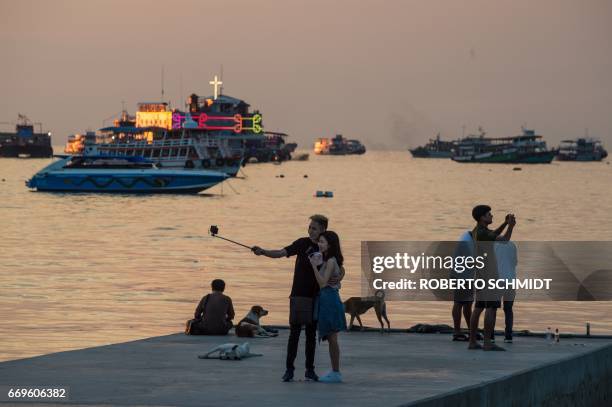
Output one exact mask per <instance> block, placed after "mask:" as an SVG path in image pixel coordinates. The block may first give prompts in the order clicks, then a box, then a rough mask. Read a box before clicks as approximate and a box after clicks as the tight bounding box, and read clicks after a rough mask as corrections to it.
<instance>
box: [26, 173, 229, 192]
mask: <svg viewBox="0 0 612 407" xmlns="http://www.w3.org/2000/svg"><path fill="white" fill-rule="evenodd" d="M153 171H154V173H151V170H148V171H147V170H143V171H141V170H129V171H125V172H114V171H113V173H110V172H109V171H105V170H95V171H92V170H90V171H88V172H82V173H79V172H77V171H55V172H48V173H43V174H37V175H35V176H34V177H33V178H32V179H31V180H30V181H28V182H27V186H28V187H30V188H33V189H36V190H37V191H55V192H105V193H121V194H125V193H136V194H138V193H140V194H158V193H164V194H186V193H188V194H193V193H198V192H201V191H204V190H206V189H208V188H210V187H212V186H214V185H217V184H218V183H220V182H222V181H223V180H225V179H226V178H227V175H225V174H222V173H218V172H214V171H189V170H181V171H163V170H153Z"/></svg>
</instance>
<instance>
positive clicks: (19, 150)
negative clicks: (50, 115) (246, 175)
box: [0, 114, 53, 158]
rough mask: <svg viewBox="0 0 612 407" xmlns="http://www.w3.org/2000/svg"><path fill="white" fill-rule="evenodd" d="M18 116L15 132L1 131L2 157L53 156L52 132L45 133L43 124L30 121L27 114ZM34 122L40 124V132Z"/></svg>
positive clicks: (0, 152)
mask: <svg viewBox="0 0 612 407" xmlns="http://www.w3.org/2000/svg"><path fill="white" fill-rule="evenodd" d="M18 117H19V119H18V122H17V124H15V132H12V133H10V132H0V157H12V158H48V157H51V156H53V148H52V147H51V133H43V131H42V124H40V123H32V122H30V120H29V119H28V118H27V117H26V116H25V115H22V114H20V115H18ZM2 124H11V123H2ZM12 124H14V123H12ZM34 124H37V125H38V126H39V131H38V133H36V132H35V131H34Z"/></svg>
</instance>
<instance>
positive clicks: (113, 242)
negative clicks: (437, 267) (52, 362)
mask: <svg viewBox="0 0 612 407" xmlns="http://www.w3.org/2000/svg"><path fill="white" fill-rule="evenodd" d="M47 162H48V160H17V159H2V160H0V200H1V205H0V221H1V222H2V237H1V239H0V310H1V311H0V312H1V316H2V318H0V338H1V339H0V360H7V359H15V358H20V357H26V356H31V355H37V354H42V353H48V352H55V351H60V350H67V349H73V348H80V347H87V346H93V345H99V344H105V343H113V342H120V341H126V340H130V339H137V338H142V337H147V336H153V335H162V334H168V333H174V332H177V331H181V330H182V329H183V327H184V321H185V320H187V319H189V318H190V317H191V315H192V314H193V310H194V308H195V306H196V305H197V302H198V300H199V299H200V297H201V296H202V295H203V294H204V293H205V292H207V290H208V285H209V282H210V281H211V280H212V279H213V278H223V279H224V280H226V282H227V294H229V295H230V296H231V297H232V299H233V300H234V306H235V308H236V313H237V317H238V318H242V316H243V314H246V312H247V310H248V309H249V308H250V306H251V305H254V304H262V305H264V306H266V308H268V309H269V310H270V315H269V316H267V317H266V319H265V320H264V322H267V323H281V324H284V323H286V322H287V318H288V314H287V304H288V299H287V297H288V295H289V291H290V285H291V277H292V271H293V259H278V260H273V259H266V258H261V257H255V256H254V255H252V254H251V253H250V252H249V251H248V250H246V249H243V248H240V247H238V246H234V245H231V244H229V243H225V242H223V241H221V240H216V239H213V238H211V237H209V236H208V234H207V231H208V228H209V226H210V225H211V224H215V225H219V228H220V234H221V235H222V236H227V237H230V238H232V239H235V240H238V241H240V242H244V243H246V244H249V245H251V244H253V245H254V244H258V245H260V246H263V247H265V248H281V247H283V246H285V245H288V244H289V243H291V242H292V241H293V240H294V239H296V238H298V237H301V236H304V235H306V229H307V224H308V216H310V215H311V214H313V213H323V214H325V215H327V216H328V217H329V218H330V228H331V229H333V230H335V231H337V232H338V233H339V234H340V237H341V239H342V244H343V250H344V252H345V258H346V268H347V273H348V275H347V277H346V280H345V282H344V284H343V289H342V293H341V295H342V297H343V298H345V299H346V298H348V297H350V296H355V295H359V294H360V274H361V273H360V270H359V267H360V264H359V262H360V252H359V250H360V242H361V241H362V240H453V239H456V238H457V237H458V236H459V235H460V234H461V232H462V231H463V230H465V229H466V228H470V227H471V226H472V219H471V215H470V213H471V208H472V207H473V206H474V205H475V204H476V203H488V204H489V205H491V206H493V208H494V216H495V219H494V223H495V224H497V223H498V222H501V221H502V219H503V215H504V214H505V213H506V212H510V211H511V212H514V213H515V214H516V216H517V228H516V229H515V232H514V236H513V237H514V238H515V239H517V240H612V239H611V235H612V232H611V230H612V219H611V217H610V211H611V210H612V199H611V198H612V192H611V191H612V188H610V185H611V181H612V167H611V166H609V165H606V164H605V163H553V164H550V165H534V166H527V165H524V166H522V167H523V170H522V171H513V170H512V168H513V166H511V165H479V164H473V165H470V164H457V163H454V162H452V161H450V160H426V159H425V160H423V159H421V160H415V159H412V158H411V157H410V155H409V153H408V152H368V153H367V154H366V155H364V156H351V157H329V156H324V157H319V156H314V157H313V156H312V155H311V160H310V161H306V162H289V163H284V164H282V165H280V166H276V165H271V164H261V165H254V166H247V167H246V168H245V169H244V172H245V174H246V178H245V179H232V180H231V181H230V184H231V185H218V186H216V187H214V188H213V189H211V190H209V191H207V193H206V194H201V195H197V196H162V195H160V196H128V195H114V196H113V195H96V194H75V195H69V194H48V193H33V192H29V191H28V190H27V189H26V188H25V187H24V180H25V179H27V178H29V177H30V176H31V175H32V174H33V173H35V172H36V171H37V170H38V169H39V168H42V167H43V165H45V164H46V163H47ZM281 174H283V175H284V177H283V178H280V177H277V176H278V175H281ZM304 175H308V177H307V178H305V177H304ZM1 179H4V181H1ZM234 190H235V191H234ZM316 190H330V191H334V198H315V197H314V196H313V195H314V193H315V191H316ZM388 310H389V317H390V320H391V324H392V327H393V326H395V327H408V326H410V325H412V324H415V323H418V322H436V323H449V324H450V304H448V303H442V302H436V303H421V302H392V303H389V304H388ZM611 310H612V304H611V303H607V302H588V303H576V302H568V303H559V302H557V303H535V302H525V303H517V304H516V305H515V325H516V329H531V330H538V331H543V330H545V329H546V327H547V326H552V327H553V328H555V327H559V328H560V330H561V332H583V331H584V324H585V322H586V321H589V322H591V327H592V328H591V330H592V332H593V333H608V334H609V333H612V316H611V315H612V313H610V311H611ZM363 319H364V323H366V324H368V325H375V324H376V323H377V321H376V317H375V315H374V313H373V312H370V313H368V314H366V315H365V317H364V318H363ZM502 323H503V319H501V318H500V319H499V324H502Z"/></svg>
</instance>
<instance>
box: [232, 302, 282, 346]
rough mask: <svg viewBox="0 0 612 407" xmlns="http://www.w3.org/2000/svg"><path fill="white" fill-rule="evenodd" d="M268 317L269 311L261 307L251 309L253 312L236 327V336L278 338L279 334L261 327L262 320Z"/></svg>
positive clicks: (256, 306)
mask: <svg viewBox="0 0 612 407" xmlns="http://www.w3.org/2000/svg"><path fill="white" fill-rule="evenodd" d="M266 315H268V311H267V310H265V309H263V307H262V306H260V305H254V306H252V307H251V311H249V313H248V314H247V315H246V317H244V318H242V319H241V320H240V322H238V325H237V326H236V330H235V331H236V336H239V337H241V338H252V337H254V336H264V337H269V336H278V332H273V331H271V330H270V331H269V330H267V329H265V328H264V327H262V326H261V321H260V319H261V318H263V317H265V316H266Z"/></svg>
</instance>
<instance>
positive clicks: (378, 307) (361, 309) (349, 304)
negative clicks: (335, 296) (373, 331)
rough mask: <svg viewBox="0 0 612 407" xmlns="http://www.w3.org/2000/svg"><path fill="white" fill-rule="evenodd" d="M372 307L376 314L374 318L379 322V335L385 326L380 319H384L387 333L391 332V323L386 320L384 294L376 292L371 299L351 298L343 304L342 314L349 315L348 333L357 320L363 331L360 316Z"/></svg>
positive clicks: (379, 291) (381, 291) (380, 291)
mask: <svg viewBox="0 0 612 407" xmlns="http://www.w3.org/2000/svg"><path fill="white" fill-rule="evenodd" d="M372 307H374V311H375V312H376V318H378V322H380V333H384V331H385V324H384V323H383V321H382V319H383V318H384V319H385V321H386V322H387V328H388V331H389V332H391V323H390V322H389V318H387V304H386V303H385V292H384V291H383V290H378V291H376V293H375V294H374V296H372V297H363V298H362V297H351V298H349V299H348V300H346V301H345V302H344V312H345V313H347V314H350V315H351V322H350V323H349V327H348V329H349V331H350V330H351V329H353V321H354V320H355V318H357V321H358V322H359V326H360V328H361V330H362V331H363V324H362V323H361V318H359V316H360V315H362V314H365V313H366V312H367V311H368V310H369V309H370V308H372Z"/></svg>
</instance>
